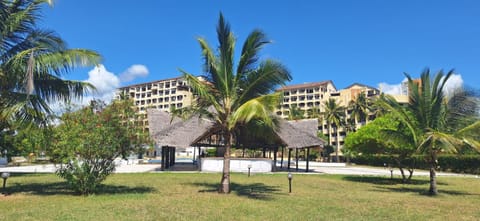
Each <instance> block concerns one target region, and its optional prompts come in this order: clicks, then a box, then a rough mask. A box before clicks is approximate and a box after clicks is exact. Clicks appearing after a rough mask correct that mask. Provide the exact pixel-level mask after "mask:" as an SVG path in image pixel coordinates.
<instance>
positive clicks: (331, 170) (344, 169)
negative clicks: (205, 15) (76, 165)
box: [0, 162, 479, 178]
mask: <svg viewBox="0 0 480 221" xmlns="http://www.w3.org/2000/svg"><path fill="white" fill-rule="evenodd" d="M278 166H279V165H278ZM298 166H299V169H300V170H299V171H298V172H302V171H303V172H304V168H306V163H305V162H299V165H298ZM192 168H193V167H192ZM309 168H310V173H311V174H315V173H317V174H318V173H320V174H342V175H368V176H390V170H388V169H385V168H379V167H366V166H347V165H345V164H344V163H319V162H310V164H309ZM55 169H56V168H55V166H54V165H53V164H45V165H34V166H14V167H0V172H12V173H53V172H55ZM290 170H291V171H292V172H296V171H295V166H291V168H290ZM159 171H161V165H160V164H138V163H137V162H131V163H120V164H117V168H116V170H115V173H146V172H159ZM181 171H182V172H186V171H185V170H181ZM170 172H175V169H173V171H170ZM191 172H197V171H191ZM393 175H394V176H396V177H398V176H400V170H398V169H396V168H395V169H394V170H393ZM413 175H414V176H429V173H428V171H423V170H415V172H414V173H413ZM437 175H438V176H459V177H477V178H478V177H479V176H478V175H466V174H457V173H443V172H437Z"/></svg>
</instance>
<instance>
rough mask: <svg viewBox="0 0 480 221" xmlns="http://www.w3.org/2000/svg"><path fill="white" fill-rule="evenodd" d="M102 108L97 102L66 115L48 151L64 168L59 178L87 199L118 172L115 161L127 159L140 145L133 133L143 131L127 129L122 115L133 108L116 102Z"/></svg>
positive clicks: (59, 172)
mask: <svg viewBox="0 0 480 221" xmlns="http://www.w3.org/2000/svg"><path fill="white" fill-rule="evenodd" d="M120 102H121V101H120ZM102 106H104V104H103V103H102V102H101V101H93V102H91V105H90V106H88V107H85V108H83V109H81V110H78V111H75V112H70V113H65V114H63V115H62V117H61V120H62V122H61V124H60V125H58V126H57V127H56V128H54V129H53V141H52V142H51V145H50V148H49V149H48V152H49V155H50V156H51V157H52V159H53V161H54V162H55V163H58V164H60V166H61V167H60V169H58V170H57V172H56V173H57V175H58V176H60V177H62V178H64V179H65V180H67V183H68V184H69V186H70V187H71V188H72V189H73V190H75V191H76V192H78V193H80V194H83V195H88V194H91V193H94V192H95V191H96V189H97V187H98V185H99V184H100V183H101V182H102V181H104V180H105V179H106V178H107V176H108V175H110V174H111V173H112V172H113V171H114V170H115V163H114V160H115V158H117V157H123V158H125V157H126V156H127V155H128V154H130V153H131V151H133V150H135V147H136V146H138V145H139V142H140V141H139V140H137V139H135V137H133V139H132V131H136V130H139V128H138V127H137V128H134V127H133V126H134V125H130V126H126V125H125V121H124V120H125V118H124V115H122V114H121V113H125V112H127V111H128V109H131V108H132V106H120V105H118V104H116V103H115V102H114V103H112V104H110V105H108V106H105V107H104V108H102ZM123 108H126V109H127V110H125V109H123Z"/></svg>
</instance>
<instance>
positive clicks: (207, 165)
mask: <svg viewBox="0 0 480 221" xmlns="http://www.w3.org/2000/svg"><path fill="white" fill-rule="evenodd" d="M248 165H251V166H252V167H251V168H250V172H251V173H264V172H272V166H273V161H272V160H271V159H265V158H232V159H230V171H231V172H245V173H246V172H248ZM200 170H201V171H205V172H222V170H223V158H222V157H208V158H201V163H200Z"/></svg>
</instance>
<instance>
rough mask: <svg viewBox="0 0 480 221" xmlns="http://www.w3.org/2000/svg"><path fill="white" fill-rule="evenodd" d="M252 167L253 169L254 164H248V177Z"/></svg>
mask: <svg viewBox="0 0 480 221" xmlns="http://www.w3.org/2000/svg"><path fill="white" fill-rule="evenodd" d="M250 169H252V164H248V177H250Z"/></svg>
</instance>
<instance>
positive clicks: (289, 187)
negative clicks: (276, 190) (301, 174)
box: [287, 172, 293, 193]
mask: <svg viewBox="0 0 480 221" xmlns="http://www.w3.org/2000/svg"><path fill="white" fill-rule="evenodd" d="M287 178H288V192H289V193H291V192H292V179H293V175H292V173H290V172H288V174H287Z"/></svg>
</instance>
